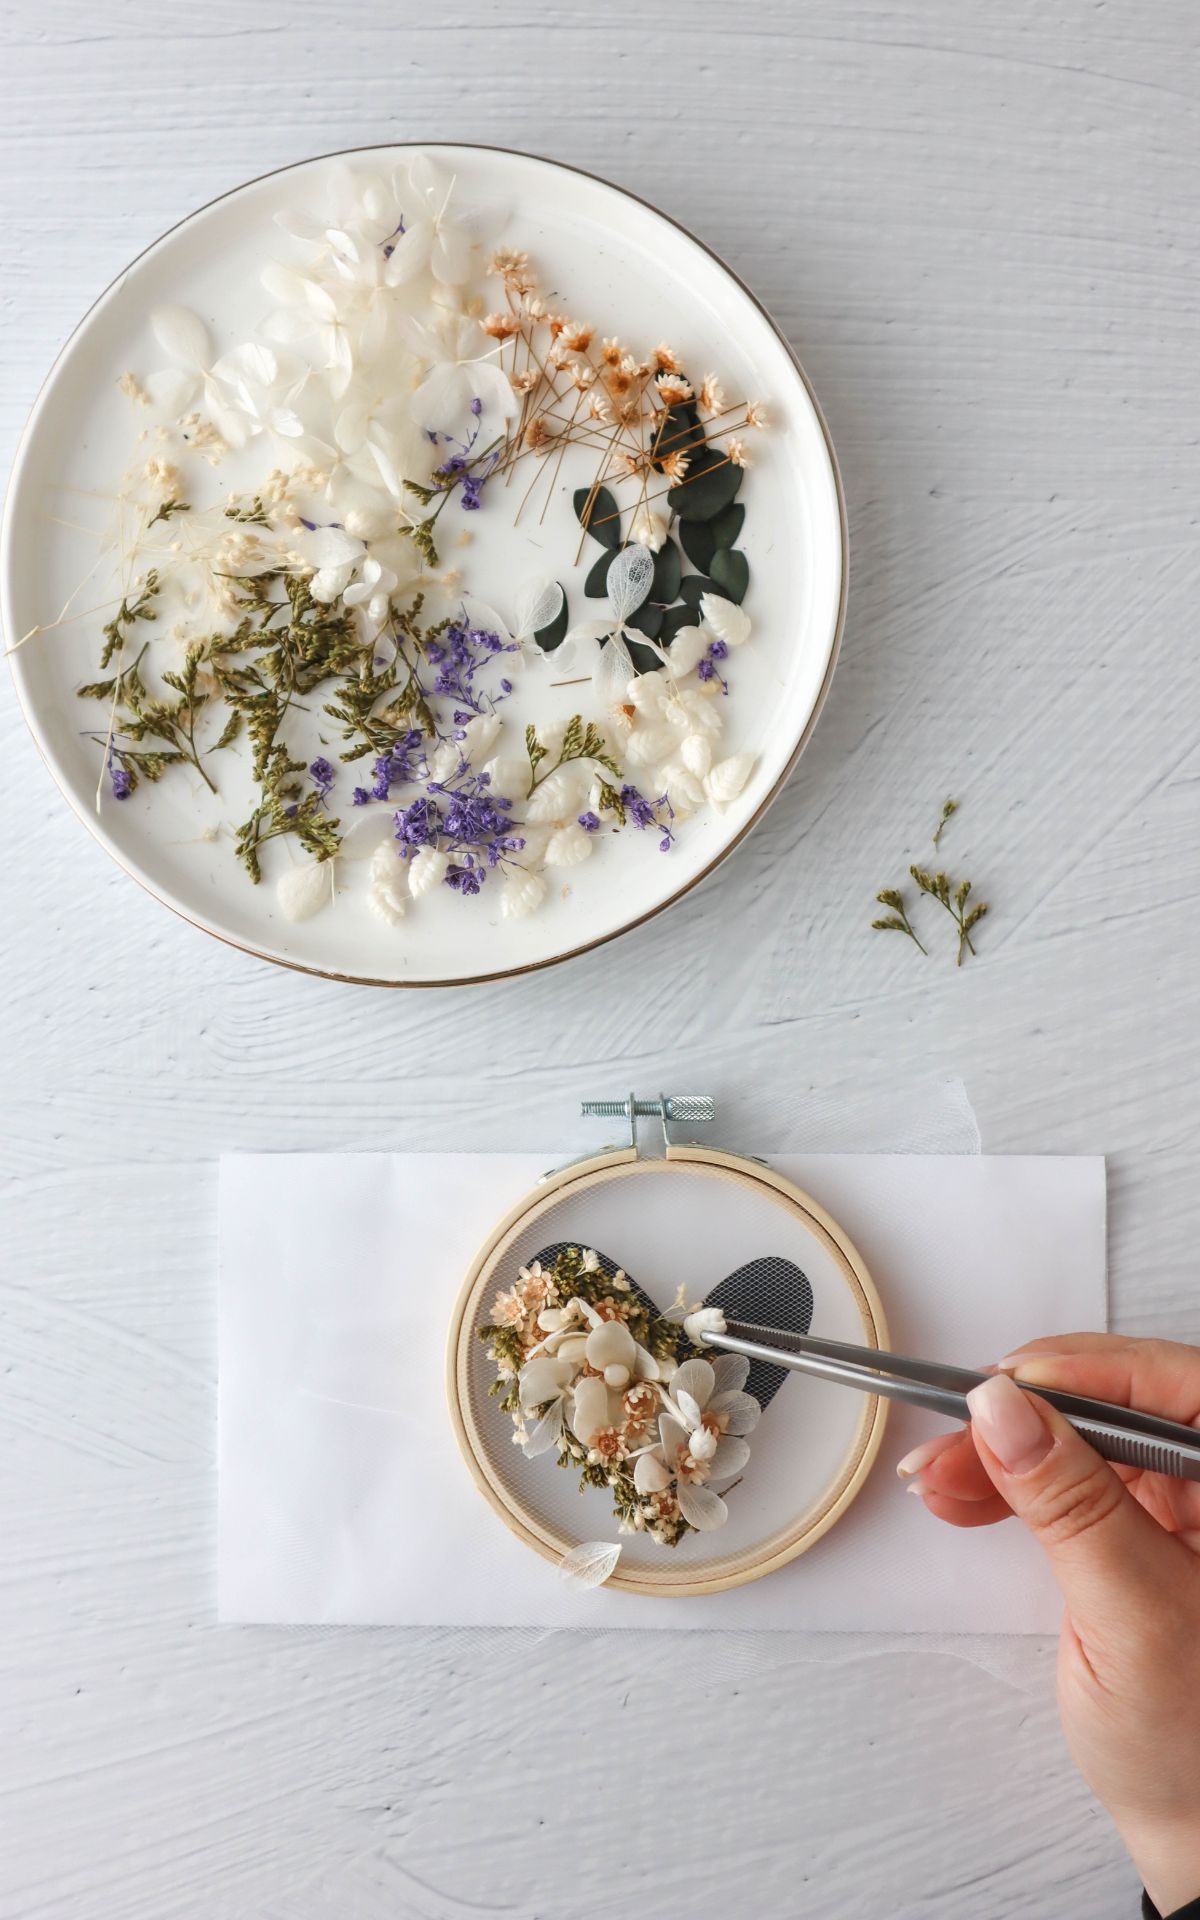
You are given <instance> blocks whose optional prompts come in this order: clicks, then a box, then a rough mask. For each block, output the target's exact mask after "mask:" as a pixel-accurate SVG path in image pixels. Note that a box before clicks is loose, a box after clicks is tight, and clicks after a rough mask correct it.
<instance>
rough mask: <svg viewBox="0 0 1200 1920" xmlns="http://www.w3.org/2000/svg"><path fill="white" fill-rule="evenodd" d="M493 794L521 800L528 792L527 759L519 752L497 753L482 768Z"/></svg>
mask: <svg viewBox="0 0 1200 1920" xmlns="http://www.w3.org/2000/svg"><path fill="white" fill-rule="evenodd" d="M483 771H484V773H486V774H487V777H488V780H489V781H490V783H491V789H492V792H493V793H494V794H499V795H501V796H502V797H503V798H504V799H505V800H523V799H524V798H525V796H526V794H527V793H528V792H529V782H530V779H531V777H532V776H531V774H530V770H529V760H528V758H527V757H525V756H523V755H521V754H519V753H501V754H497V756H496V758H495V759H494V760H489V761H488V762H487V764H486V765H485V767H484V769H483Z"/></svg>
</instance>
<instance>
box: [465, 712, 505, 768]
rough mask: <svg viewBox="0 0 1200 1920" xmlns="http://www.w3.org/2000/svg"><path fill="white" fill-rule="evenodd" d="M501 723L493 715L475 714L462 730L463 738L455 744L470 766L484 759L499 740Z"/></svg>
mask: <svg viewBox="0 0 1200 1920" xmlns="http://www.w3.org/2000/svg"><path fill="white" fill-rule="evenodd" d="M501 725H502V722H501V721H500V720H498V719H497V717H496V715H495V714H494V713H477V714H476V716H475V718H474V719H473V720H468V722H467V724H466V726H465V727H464V728H463V738H462V739H461V740H459V741H456V742H455V744H456V745H457V746H458V747H459V748H460V749H461V751H462V753H463V755H464V757H465V758H466V759H468V760H469V761H470V762H471V764H472V766H473V765H474V764H475V762H476V761H477V760H482V759H484V758H485V757H486V755H487V754H488V753H490V752H491V749H492V748H493V747H494V746H495V744H496V742H497V740H498V739H499V738H500V728H501Z"/></svg>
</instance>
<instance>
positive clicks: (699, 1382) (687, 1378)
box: [670, 1360, 715, 1407]
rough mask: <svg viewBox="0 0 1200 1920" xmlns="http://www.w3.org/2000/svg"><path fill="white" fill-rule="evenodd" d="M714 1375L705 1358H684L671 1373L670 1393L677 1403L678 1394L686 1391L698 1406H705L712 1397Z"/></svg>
mask: <svg viewBox="0 0 1200 1920" xmlns="http://www.w3.org/2000/svg"><path fill="white" fill-rule="evenodd" d="M714 1384H715V1375H714V1373H713V1370H712V1368H711V1367H710V1366H709V1364H708V1361H707V1360H685V1361H684V1363H683V1365H682V1366H681V1367H676V1369H675V1371H674V1373H673V1374H672V1375H671V1386H670V1394H671V1398H672V1400H674V1401H675V1402H676V1403H677V1404H679V1396H680V1394H681V1393H686V1394H688V1395H690V1397H691V1398H692V1399H693V1400H694V1401H695V1402H696V1404H697V1406H699V1407H706V1406H707V1405H708V1403H709V1401H710V1399H711V1398H712V1391H713V1386H714Z"/></svg>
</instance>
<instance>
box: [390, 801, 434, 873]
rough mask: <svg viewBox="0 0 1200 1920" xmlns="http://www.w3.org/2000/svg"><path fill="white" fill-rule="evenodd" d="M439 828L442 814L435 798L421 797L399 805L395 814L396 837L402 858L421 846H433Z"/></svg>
mask: <svg viewBox="0 0 1200 1920" xmlns="http://www.w3.org/2000/svg"><path fill="white" fill-rule="evenodd" d="M441 830H442V816H441V813H440V812H439V810H438V804H437V801H436V800H430V799H428V798H422V799H420V800H414V801H413V803H412V805H411V806H408V807H401V808H400V809H399V811H398V812H397V814H396V838H397V840H398V841H399V843H400V853H401V856H402V858H404V859H405V860H407V859H408V858H409V856H410V855H411V854H414V853H416V852H418V851H419V849H420V848H421V847H432V846H435V845H436V844H437V838H438V835H439V834H440V833H441Z"/></svg>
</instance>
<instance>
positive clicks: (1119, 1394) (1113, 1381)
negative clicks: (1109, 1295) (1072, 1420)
mask: <svg viewBox="0 0 1200 1920" xmlns="http://www.w3.org/2000/svg"><path fill="white" fill-rule="evenodd" d="M1000 1365H1001V1367H1002V1368H1003V1370H1004V1372H1005V1373H1011V1374H1013V1375H1014V1376H1015V1378H1016V1379H1018V1380H1020V1381H1021V1383H1022V1384H1023V1385H1025V1386H1030V1387H1033V1388H1035V1389H1036V1388H1038V1387H1058V1388H1060V1389H1061V1390H1062V1391H1063V1392H1064V1393H1081V1394H1085V1395H1088V1396H1090V1397H1091V1398H1092V1399H1096V1400H1111V1401H1113V1402H1114V1404H1115V1405H1117V1406H1121V1407H1133V1408H1137V1409H1138V1410H1139V1411H1140V1412H1142V1413H1154V1414H1158V1415H1159V1416H1160V1417H1161V1418H1163V1419H1165V1420H1178V1421H1179V1422H1180V1423H1181V1424H1182V1425H1184V1426H1197V1425H1200V1348H1196V1347H1188V1346H1184V1345H1182V1344H1181V1343H1180V1342H1178V1341H1174V1340H1130V1339H1124V1338H1122V1337H1121V1336H1120V1335H1114V1334H1070V1335H1064V1336H1062V1337H1061V1338H1060V1339H1058V1340H1053V1339H1050V1340H1036V1341H1034V1342H1033V1343H1032V1344H1031V1345H1030V1346H1028V1347H1024V1348H1022V1349H1021V1350H1020V1351H1019V1352H1017V1353H1010V1354H1006V1356H1005V1358H1004V1359H1003V1360H1002V1361H1001V1363H1000Z"/></svg>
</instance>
